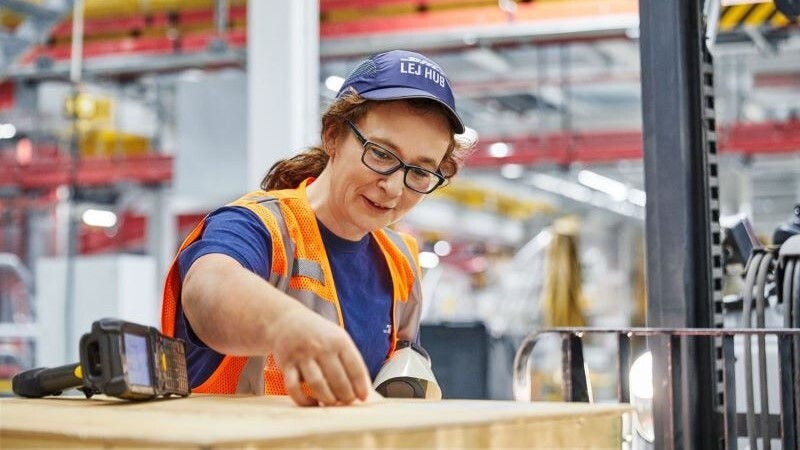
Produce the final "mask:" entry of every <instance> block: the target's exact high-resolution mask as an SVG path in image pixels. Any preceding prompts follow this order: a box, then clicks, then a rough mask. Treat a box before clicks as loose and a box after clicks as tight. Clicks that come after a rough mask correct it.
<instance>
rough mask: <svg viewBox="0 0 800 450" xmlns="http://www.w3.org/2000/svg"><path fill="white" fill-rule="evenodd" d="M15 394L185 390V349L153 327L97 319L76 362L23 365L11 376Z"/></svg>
mask: <svg viewBox="0 0 800 450" xmlns="http://www.w3.org/2000/svg"><path fill="white" fill-rule="evenodd" d="M11 385H12V389H13V391H14V393H15V394H17V395H19V396H22V397H30V398H38V397H44V396H47V395H60V394H61V392H62V391H64V390H65V389H70V388H78V389H79V390H81V391H83V393H84V394H85V395H86V397H87V398H90V397H91V396H92V395H95V394H105V395H109V396H112V397H118V398H122V399H126V400H151V399H154V398H157V397H169V396H172V395H176V396H182V397H186V396H188V395H189V392H190V390H189V381H188V376H187V372H186V349H185V344H184V342H183V341H182V340H180V339H174V338H170V337H167V336H164V335H163V334H161V333H160V332H159V331H158V330H157V329H155V328H153V327H148V326H144V325H139V324H136V323H132V322H125V321H122V320H116V319H101V320H98V321H96V322H94V323H93V324H92V331H91V332H90V333H86V334H84V335H83V337H81V340H80V362H79V363H74V364H67V365H65V366H60V367H54V368H44V367H39V368H36V369H31V370H27V371H24V372H21V373H18V374H17V375H15V376H14V378H12V380H11Z"/></svg>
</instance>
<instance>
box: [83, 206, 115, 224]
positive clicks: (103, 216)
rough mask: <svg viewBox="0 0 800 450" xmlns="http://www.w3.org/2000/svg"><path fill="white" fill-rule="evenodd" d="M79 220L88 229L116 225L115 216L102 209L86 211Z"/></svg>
mask: <svg viewBox="0 0 800 450" xmlns="http://www.w3.org/2000/svg"><path fill="white" fill-rule="evenodd" d="M81 220H83V223H85V224H86V225H89V226H90V227H100V228H111V227H113V226H114V225H116V224H117V215H116V214H114V213H113V212H111V211H104V210H102V209H87V210H86V211H84V212H83V214H82V215H81Z"/></svg>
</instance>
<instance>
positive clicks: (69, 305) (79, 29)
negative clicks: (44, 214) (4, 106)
mask: <svg viewBox="0 0 800 450" xmlns="http://www.w3.org/2000/svg"><path fill="white" fill-rule="evenodd" d="M69 67H70V70H69V79H70V82H71V83H72V93H71V95H72V102H73V103H72V117H71V119H72V136H71V138H70V160H69V161H70V163H69V164H70V170H69V181H68V182H69V188H70V192H69V196H68V198H67V209H68V213H67V255H66V258H65V261H64V264H65V266H66V267H65V270H66V276H65V282H64V284H65V286H64V290H65V292H64V343H65V346H66V347H65V355H64V356H65V362H68V361H67V360H69V359H70V357H71V355H72V352H71V348H74V349H75V351H76V352H77V344H78V342H77V339H76V337H77V335H76V333H75V330H74V328H75V258H76V257H77V255H78V253H79V252H80V249H79V246H78V241H79V239H80V233H79V230H80V228H79V224H78V220H80V219H79V218H78V217H77V208H76V205H75V197H76V190H77V186H76V185H75V183H76V179H75V178H76V177H75V174H76V172H77V166H78V160H79V158H80V155H79V149H78V145H79V136H78V131H79V130H78V104H77V100H78V93H79V92H80V83H81V71H82V70H83V0H75V3H74V6H73V11H72V53H71V55H70V66H69ZM72 344H75V345H74V346H73V347H70V346H71V345H72Z"/></svg>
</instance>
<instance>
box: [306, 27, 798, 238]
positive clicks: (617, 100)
mask: <svg viewBox="0 0 800 450" xmlns="http://www.w3.org/2000/svg"><path fill="white" fill-rule="evenodd" d="M608 28H610V26H609V27H608ZM618 34H619V35H618V36H615V37H604V38H601V39H580V40H578V41H572V42H570V41H566V42H563V41H549V40H545V41H544V42H539V41H538V40H537V39H536V37H535V36H533V37H532V36H528V35H515V36H501V35H498V36H494V37H493V38H484V39H482V42H481V43H480V44H476V45H470V46H465V45H463V44H462V45H455V44H453V48H445V49H439V48H437V45H436V43H437V42H439V43H455V42H457V40H456V38H455V37H447V36H444V35H441V34H439V35H437V36H436V38H435V39H433V41H432V42H427V43H426V42H425V41H424V40H422V39H421V38H420V37H417V39H418V40H420V42H422V44H421V46H422V47H423V48H425V47H430V50H423V51H424V52H426V53H427V54H429V55H431V56H432V57H433V58H434V59H435V60H436V61H437V62H438V63H439V64H441V65H442V66H443V68H444V69H445V71H446V72H447V73H448V75H449V77H450V79H451V83H452V85H453V86H454V90H455V92H456V102H457V105H458V108H459V111H460V113H461V114H462V116H463V118H464V120H465V122H466V124H467V125H468V126H469V127H470V128H473V129H474V130H475V131H476V132H477V134H478V136H479V138H480V139H481V141H482V142H484V143H485V142H492V141H498V142H502V141H508V140H509V139H510V138H517V139H523V140H530V139H536V138H537V137H542V136H552V135H553V134H554V133H555V134H557V133H577V134H582V135H585V136H594V135H595V134H596V133H607V132H612V131H620V132H625V131H636V130H641V88H640V85H639V43H638V39H637V36H636V33H635V32H633V31H630V29H625V31H623V32H621V33H618ZM437 40H438V41H437ZM397 44H398V43H397V42H396V41H395V40H394V39H387V40H386V42H381V41H378V40H371V41H369V42H368V43H364V42H344V41H342V40H339V41H336V42H323V43H322V51H323V64H322V65H321V81H322V83H323V84H322V85H321V93H322V97H323V101H324V102H325V101H329V100H330V99H331V98H333V95H334V92H332V91H331V90H329V89H326V88H325V84H324V82H325V80H326V79H327V78H328V77H329V76H342V77H344V76H346V75H347V70H348V68H350V67H353V66H354V65H355V64H356V63H357V62H358V61H359V60H360V59H361V58H362V57H363V56H364V55H366V54H368V53H370V52H377V51H380V50H383V49H385V48H392V47H393V46H397ZM445 47H447V45H445ZM367 49H369V50H367ZM365 50H367V51H365ZM337 53H342V54H341V55H339V54H337ZM345 53H346V54H345ZM713 53H714V55H715V89H716V106H717V107H716V114H717V119H718V122H719V123H720V124H721V126H726V125H733V124H739V123H751V122H781V123H783V122H787V121H789V122H791V121H792V120H793V118H794V120H800V33H797V32H795V33H794V34H790V35H787V36H783V37H782V38H781V39H779V40H773V41H771V44H770V46H769V48H768V49H765V48H763V47H761V46H759V45H756V43H755V42H754V41H753V40H751V39H739V40H734V39H728V40H727V41H726V42H718V43H717V44H716V45H715V46H714V47H713ZM798 126H800V122H798ZM509 151H511V152H513V148H512V149H510V150H509ZM796 154H797V153H788V154H786V153H783V154H776V155H766V156H755V157H751V156H742V155H730V156H725V157H723V158H722V159H721V170H722V171H723V174H727V173H730V174H734V175H735V174H739V173H742V172H744V173H747V174H748V176H749V179H748V178H747V177H744V176H730V177H723V178H722V181H721V182H720V183H721V185H722V189H723V190H726V189H727V190H728V191H729V192H733V193H734V194H732V195H725V196H723V204H722V205H721V206H722V212H723V214H735V213H739V212H745V213H747V212H748V211H749V212H750V213H751V214H758V217H756V218H755V222H756V226H757V229H759V230H760V231H761V232H763V233H766V234H771V230H772V229H773V228H774V227H775V224H776V223H778V222H782V221H785V220H786V219H787V218H788V217H789V215H790V213H791V210H792V206H793V205H794V204H795V203H797V202H800V175H798V174H800V161H798V160H800V158H797V157H796ZM506 169H507V168H504V167H503V164H502V160H498V163H497V164H483V163H482V164H480V165H479V166H475V165H473V166H472V167H469V164H468V169H467V171H466V172H465V174H466V177H468V178H472V179H479V180H480V182H481V183H483V184H484V185H486V186H490V187H491V189H498V190H501V191H504V192H512V191H513V192H514V194H515V195H527V196H529V197H531V198H533V199H539V200H541V199H546V200H547V201H550V202H552V203H553V204H554V205H556V206H557V207H558V208H561V209H563V210H564V211H570V210H578V211H583V212H585V211H586V210H588V209H593V210H597V209H598V207H599V209H600V210H605V211H607V212H609V213H611V214H616V215H621V216H624V217H630V218H634V219H635V220H641V219H642V218H643V208H641V205H630V204H628V205H618V204H617V203H618V202H617V201H615V200H614V199H612V198H611V197H610V196H606V197H607V198H606V199H605V201H604V200H602V199H600V200H598V196H596V195H588V196H581V195H572V196H570V195H564V186H567V187H569V186H571V185H574V186H576V189H585V187H584V186H582V185H581V183H580V182H579V174H580V173H581V171H585V170H589V171H591V172H593V173H597V174H599V175H601V176H604V177H607V178H608V179H610V180H613V181H619V182H620V183H623V184H624V185H626V186H627V187H628V188H630V189H633V190H637V191H641V190H644V181H643V178H644V177H643V167H642V163H641V160H640V159H632V160H621V161H609V162H603V163H573V164H570V165H568V166H564V165H563V164H558V163H548V162H546V161H544V162H543V161H530V162H529V163H528V164H522V167H521V168H520V167H515V168H514V170H508V171H507V170H506ZM542 173H544V174H547V175H549V176H553V177H555V178H557V179H559V180H563V182H564V183H569V184H565V185H555V186H552V187H553V188H552V189H547V185H546V184H543V183H541V182H539V183H537V182H534V181H532V180H531V176H534V177H535V176H536V174H542ZM504 175H505V176H504ZM539 181H541V180H539ZM551 181H552V180H551ZM749 181H754V182H756V183H760V186H765V187H764V188H763V189H762V188H760V187H759V188H757V189H756V190H757V191H758V192H748V191H747V190H746V189H745V188H743V187H742V185H744V184H747V183H749ZM733 183H736V185H733ZM520 186H524V189H523V190H520V189H519V187H520ZM766 186H768V187H766ZM762 191H764V192H762ZM578 193H580V192H578ZM749 195H752V196H753V199H754V200H753V201H754V202H755V203H756V204H755V205H751V204H749V201H744V200H743V199H746V198H747V196H749ZM601 197H602V196H601ZM742 202H744V203H746V204H745V205H742Z"/></svg>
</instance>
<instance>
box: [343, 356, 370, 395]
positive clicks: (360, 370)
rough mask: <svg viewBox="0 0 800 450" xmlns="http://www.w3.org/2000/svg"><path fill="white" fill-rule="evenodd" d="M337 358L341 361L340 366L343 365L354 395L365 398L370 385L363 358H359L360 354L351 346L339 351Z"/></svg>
mask: <svg viewBox="0 0 800 450" xmlns="http://www.w3.org/2000/svg"><path fill="white" fill-rule="evenodd" d="M339 359H340V360H341V362H342V366H344V370H345V372H346V373H347V378H348V379H349V382H350V385H351V386H352V387H353V391H354V393H355V396H356V397H358V399H359V400H366V399H367V395H369V391H370V390H371V389H372V387H371V386H370V381H369V371H368V370H367V366H366V364H364V359H363V358H361V354H360V353H358V351H357V350H356V349H355V348H354V347H352V348H350V349H345V350H343V351H341V352H340V353H339Z"/></svg>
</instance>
